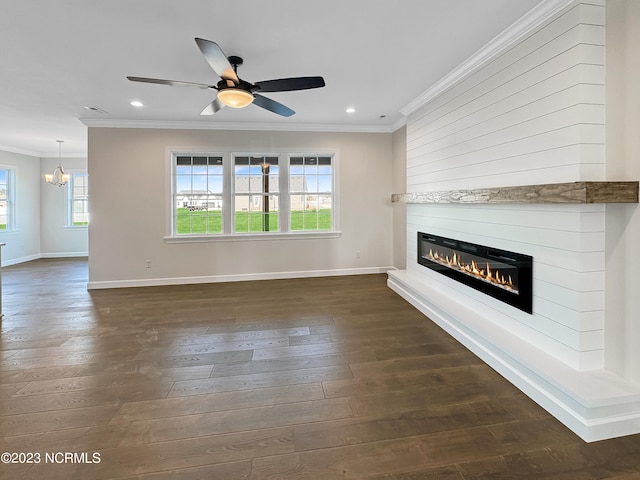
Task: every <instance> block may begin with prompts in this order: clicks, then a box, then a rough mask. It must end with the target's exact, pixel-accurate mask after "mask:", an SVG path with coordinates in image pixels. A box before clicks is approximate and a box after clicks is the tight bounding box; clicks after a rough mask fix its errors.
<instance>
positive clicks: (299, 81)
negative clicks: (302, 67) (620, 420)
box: [254, 77, 325, 92]
mask: <svg viewBox="0 0 640 480" xmlns="http://www.w3.org/2000/svg"><path fill="white" fill-rule="evenodd" d="M254 85H255V86H256V87H260V91H261V92H289V91H291V90H308V89H310V88H320V87H324V85H325V83H324V78H322V77H294V78H279V79H277V80H265V81H263V82H256V83H255V84H254Z"/></svg>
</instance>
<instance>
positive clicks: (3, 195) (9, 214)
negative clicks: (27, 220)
mask: <svg viewBox="0 0 640 480" xmlns="http://www.w3.org/2000/svg"><path fill="white" fill-rule="evenodd" d="M14 198H15V197H14V171H13V169H11V168H3V167H0V232H2V231H7V230H13V229H14V225H15V218H14V217H15V215H14V211H15V210H14Z"/></svg>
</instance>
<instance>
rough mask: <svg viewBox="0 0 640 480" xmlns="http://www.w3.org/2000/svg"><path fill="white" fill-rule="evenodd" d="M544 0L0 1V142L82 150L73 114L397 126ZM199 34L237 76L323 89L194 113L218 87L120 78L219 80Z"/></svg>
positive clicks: (12, 147)
mask: <svg viewBox="0 0 640 480" xmlns="http://www.w3.org/2000/svg"><path fill="white" fill-rule="evenodd" d="M539 1H540V0H387V1H382V0H380V1H372V0H323V1H315V2H312V1H305V0H268V1H267V0H242V1H237V2H235V1H229V0H226V1H218V0H180V1H176V0H56V1H52V0H0V149H2V150H9V151H16V152H20V153H27V154H31V155H35V156H50V155H54V156H57V153H58V145H57V143H56V140H57V139H61V140H64V142H65V143H64V145H63V156H78V155H86V151H87V127H86V126H85V125H84V124H83V123H82V121H81V119H94V120H96V119H97V120H103V121H105V122H109V123H114V124H115V123H118V122H120V121H122V122H123V124H124V123H125V122H127V123H128V124H130V125H131V124H136V122H138V121H139V122H141V124H143V123H142V122H147V123H148V122H171V123H172V124H173V123H175V122H188V123H189V124H192V125H196V124H197V122H202V125H201V126H202V127H203V128H208V127H213V126H218V127H220V128H222V127H225V128H247V124H250V125H254V126H256V128H267V127H269V126H273V127H274V128H278V129H282V128H285V127H291V128H292V129H301V128H304V129H313V128H318V129H321V128H322V129H330V128H335V129H337V130H348V129H353V130H370V131H392V129H393V128H394V127H396V126H398V125H401V124H402V122H403V116H402V114H401V113H400V109H402V108H403V107H404V106H406V105H407V104H408V103H409V102H411V101H412V100H413V99H415V98H416V97H418V96H419V95H420V94H421V93H423V92H424V91H426V90H427V89H428V88H429V87H430V86H432V85H433V84H434V83H436V82H437V81H438V80H439V79H441V78H442V77H443V76H445V75H446V74H447V73H448V72H450V71H451V70H452V69H454V68H455V67H456V66H457V65H459V64H460V63H462V62H463V61H464V60H465V59H467V58H468V57H470V56H471V55H472V54H473V53H474V52H476V51H477V50H478V49H480V48H481V47H482V46H483V45H485V44H486V43H487V42H489V41H490V40H491V39H492V38H494V37H495V36H496V35H498V34H499V33H500V32H502V31H503V30H504V29H505V28H507V27H508V26H509V25H511V24H512V23H513V22H515V21H516V20H517V19H518V18H520V17H521V16H522V15H524V14H525V13H526V12H527V11H529V10H530V9H531V8H533V7H534V6H535V5H536V4H537V3H539ZM195 37H202V38H206V39H209V40H213V41H215V42H216V43H218V44H219V45H220V46H221V47H222V49H223V50H224V52H225V53H226V54H227V55H238V56H241V57H243V58H244V65H243V66H241V67H240V68H239V71H238V73H239V76H240V77H241V78H243V79H245V80H248V81H251V82H256V81H260V80H269V79H273V78H284V77H296V76H310V75H322V76H323V77H324V79H325V81H326V87H324V88H321V89H315V90H306V91H295V92H281V93H268V94H267V93H265V94H264V96H268V97H270V98H273V99H274V100H277V101H279V102H281V103H284V104H285V105H287V106H288V107H290V108H292V109H293V110H295V111H296V112H297V113H296V114H295V115H294V116H292V117H290V118H283V117H280V116H278V115H275V114H273V113H271V112H268V111H266V110H263V109H261V108H259V107H256V106H255V105H250V106H249V107H247V108H245V109H241V110H236V109H231V108H225V109H223V110H222V111H220V112H218V113H217V114H216V115H214V116H213V117H201V116H200V115H199V113H200V111H201V110H202V109H203V108H204V107H205V106H206V105H207V104H208V103H209V102H211V101H212V100H213V99H214V98H215V91H213V90H201V89H197V88H185V87H169V86H164V85H152V84H143V83H134V82H130V81H128V80H127V79H126V78H125V77H126V76H127V75H131V76H141V77H154V78H163V79H170V80H185V81H190V82H199V83H207V84H215V83H216V82H217V81H218V80H219V77H217V76H216V74H215V73H214V72H213V71H212V70H211V68H210V67H209V65H208V63H207V62H206V61H205V59H204V57H203V56H202V54H201V53H200V51H199V49H198V48H197V46H196V44H195V42H194V38H195ZM131 100H140V101H141V102H143V103H144V107H143V108H135V107H132V106H131V105H129V102H130V101H131ZM85 106H92V107H98V108H100V109H102V110H104V111H105V112H107V113H105V114H101V113H96V112H92V111H89V110H87V109H85V108H84V107H85ZM347 106H354V107H355V108H356V109H357V111H356V113H354V114H347V113H346V112H345V108H346V107H347ZM383 116H384V117H383Z"/></svg>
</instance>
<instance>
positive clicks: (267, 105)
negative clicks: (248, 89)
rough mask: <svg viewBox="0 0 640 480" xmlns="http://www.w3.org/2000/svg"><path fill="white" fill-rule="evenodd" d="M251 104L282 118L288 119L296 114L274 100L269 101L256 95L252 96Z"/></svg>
mask: <svg viewBox="0 0 640 480" xmlns="http://www.w3.org/2000/svg"><path fill="white" fill-rule="evenodd" d="M253 103H254V105H257V106H259V107H262V108H264V109H265V110H269V111H270V112H273V113H277V114H278V115H282V116H283V117H290V116H291V115H293V114H294V113H296V112H294V111H293V110H291V109H290V108H289V107H286V106H284V105H283V104H281V103H279V102H276V101H275V100H271V99H270V98H267V97H263V96H262V95H258V94H257V93H254V94H253Z"/></svg>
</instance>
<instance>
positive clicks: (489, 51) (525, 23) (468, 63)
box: [400, 0, 575, 117]
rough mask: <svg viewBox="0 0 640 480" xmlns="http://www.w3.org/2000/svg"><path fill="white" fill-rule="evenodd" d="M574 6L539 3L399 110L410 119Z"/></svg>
mask: <svg viewBox="0 0 640 480" xmlns="http://www.w3.org/2000/svg"><path fill="white" fill-rule="evenodd" d="M573 3H575V0H542V1H541V2H540V3H539V4H538V5H536V6H535V7H533V8H532V9H531V10H529V11H528V12H527V13H525V14H524V15H523V16H522V17H520V18H519V19H518V20H517V21H516V22H515V23H513V24H511V25H510V26H509V27H507V28H506V29H505V30H503V31H502V32H501V33H500V34H498V35H497V36H496V37H495V38H493V40H491V41H490V42H489V43H487V44H486V45H485V46H484V47H482V48H481V49H480V50H478V51H477V52H476V53H474V54H473V55H471V56H470V57H469V58H468V59H466V60H465V61H464V62H462V63H461V64H460V65H458V66H457V67H456V68H454V69H453V70H451V72H449V73H448V74H447V75H445V76H444V77H442V78H441V79H440V80H439V81H438V82H436V83H435V84H434V85H432V86H431V87H430V88H429V89H428V90H426V91H425V92H423V93H422V94H421V95H419V96H418V97H416V98H415V99H414V100H413V101H411V102H410V103H409V104H407V105H405V106H404V107H403V108H401V109H400V113H402V114H403V115H404V116H405V117H406V116H409V115H410V114H412V113H413V112H415V111H416V110H417V109H418V108H420V107H422V106H423V105H425V104H427V103H428V102H430V101H431V100H433V99H434V98H435V97H437V96H438V95H440V94H441V93H443V92H445V91H446V90H448V89H449V88H451V87H452V86H454V85H455V84H457V83H458V82H460V81H461V80H463V79H464V78H466V77H468V76H469V75H471V74H472V73H473V72H475V71H477V70H478V69H479V68H480V67H482V66H483V65H485V64H487V63H489V62H490V61H491V60H493V59H494V58H496V57H497V56H498V55H500V53H502V52H503V51H504V50H506V49H507V48H509V47H510V46H511V45H513V44H514V43H516V42H518V41H519V40H520V39H522V38H524V37H525V36H526V35H528V34H529V33H530V32H532V31H533V30H534V29H536V28H537V27H539V26H540V25H541V24H542V23H544V22H546V21H547V20H549V19H550V18H552V17H553V16H555V15H557V14H558V13H560V12H562V11H563V10H565V9H566V8H567V7H569V6H570V5H571V4H573Z"/></svg>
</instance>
